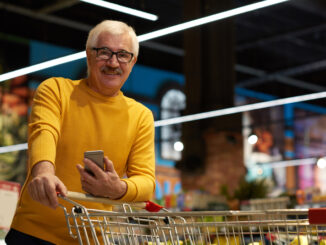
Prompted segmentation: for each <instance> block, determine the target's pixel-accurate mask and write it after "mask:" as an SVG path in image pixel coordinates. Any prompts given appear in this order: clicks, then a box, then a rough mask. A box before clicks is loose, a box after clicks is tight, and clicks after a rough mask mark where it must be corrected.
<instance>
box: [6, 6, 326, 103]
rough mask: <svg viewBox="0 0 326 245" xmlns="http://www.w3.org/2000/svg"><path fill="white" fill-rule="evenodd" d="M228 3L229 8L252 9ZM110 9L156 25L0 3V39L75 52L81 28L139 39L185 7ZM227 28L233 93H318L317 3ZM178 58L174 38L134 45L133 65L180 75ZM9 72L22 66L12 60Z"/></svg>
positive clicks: (323, 59) (269, 11) (82, 9)
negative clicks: (232, 41) (132, 12)
mask: <svg viewBox="0 0 326 245" xmlns="http://www.w3.org/2000/svg"><path fill="white" fill-rule="evenodd" d="M216 1H218V0H216ZM230 1H231V2H232V4H233V5H234V7H240V6H244V5H245V4H249V3H254V2H258V1H252V0H251V1H243V0H230ZM111 2H115V3H119V4H121V5H124V6H129V7H132V8H136V9H138V10H143V11H146V12H149V13H153V14H156V15H158V16H159V19H158V21H156V22H152V21H149V20H144V19H140V18H138V17H130V16H129V15H126V14H122V13H118V12H114V11H111V10H108V9H104V8H100V7H97V6H94V5H90V4H87V3H84V2H81V1H77V0H15V1H11V0H7V1H0V17H1V19H0V21H1V25H0V34H1V36H0V38H1V37H2V39H4V38H7V39H8V36H9V37H19V38H23V39H27V40H28V39H34V40H40V41H45V42H49V43H53V44H56V45H62V46H67V47H71V48H74V49H76V50H83V49H84V43H85V40H86V37H87V33H88V31H89V29H90V28H91V27H93V26H94V25H95V24H97V23H98V22H100V21H101V20H103V19H118V20H123V21H126V22H128V23H129V24H130V25H132V26H134V27H135V29H136V32H137V34H138V35H141V34H145V33H148V32H150V31H154V30H158V29H161V28H164V27H168V26H171V25H176V24H179V23H182V22H184V17H183V16H184V11H183V9H184V7H185V4H191V1H189V0H188V1H187V0H184V1H181V0H178V1H177V0H174V1H172V0H152V1H151V0H132V1H126V0H119V1H117V0H115V1H111ZM234 23H235V37H236V46H235V48H234V50H235V57H236V64H235V70H236V78H237V79H236V84H235V85H236V86H237V87H242V88H247V89H250V90H255V91H259V92H266V93H268V94H271V95H275V96H277V97H287V96H294V95H301V94H308V93H314V92H320V91H324V90H325V88H326V85H324V79H325V77H326V1H325V0H290V1H288V2H285V3H281V4H278V5H275V6H272V7H268V8H264V9H261V10H258V11H253V12H250V13H246V14H242V15H239V16H237V17H235V18H234ZM198 28H200V27H198ZM9 39H10V38H9ZM183 57H184V50H183V33H182V32H180V33H175V34H172V35H169V36H166V37H162V38H157V39H153V40H151V41H148V42H144V43H142V44H141V52H140V57H139V60H138V63H140V64H144V65H149V66H152V67H155V68H159V69H166V70H170V71H174V72H179V73H183ZM16 66H17V68H20V67H22V66H23V64H20V63H19V59H17V64H16Z"/></svg>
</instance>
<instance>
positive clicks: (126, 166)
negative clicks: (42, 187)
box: [12, 78, 155, 245]
mask: <svg viewBox="0 0 326 245" xmlns="http://www.w3.org/2000/svg"><path fill="white" fill-rule="evenodd" d="M28 146H29V152H28V154H29V163H28V166H29V171H28V175H27V178H26V182H25V185H24V186H23V188H22V193H21V198H20V200H19V203H18V206H17V210H16V214H15V217H14V219H13V223H12V228H14V229H16V230H19V231H21V232H24V233H27V234H30V235H32V236H36V237H39V238H41V239H44V240H47V241H50V242H53V243H55V244H60V245H63V244H74V243H75V244H77V243H78V242H77V240H73V239H72V238H71V237H70V236H69V234H68V229H67V225H66V221H65V218H64V215H63V210H62V209H61V208H57V209H56V210H52V209H50V208H48V207H46V206H43V205H42V204H40V203H38V202H35V201H33V200H32V199H31V197H30V196H29V194H28V191H27V188H26V187H27V183H28V182H29V181H30V169H31V168H32V166H33V165H34V164H36V163H37V162H39V161H42V160H47V161H50V162H52V163H53V164H54V166H55V171H56V175H57V176H58V177H59V178H60V179H61V181H63V183H64V184H65V185H66V187H67V188H68V190H70V191H77V192H82V188H81V183H80V176H79V173H78V170H77V169H76V164H78V163H80V164H83V162H82V160H83V153H84V151H90V150H103V151H104V155H105V156H108V157H109V159H110V160H112V162H113V164H114V167H115V170H116V172H117V173H118V174H119V176H120V177H121V178H122V177H123V176H127V177H128V178H125V179H124V181H125V182H126V183H127V185H128V190H127V193H126V194H125V196H123V197H122V198H121V199H120V200H121V201H126V202H129V201H145V200H149V199H150V198H151V196H152V194H153V192H154V188H155V156H154V120H153V115H152V113H151V111H150V110H149V109H147V108H146V107H145V106H143V105H142V104H140V103H138V102H136V101H135V100H133V99H130V98H128V97H125V96H124V95H123V93H122V92H119V94H118V95H117V96H115V97H110V98H109V97H105V96H102V95H100V94H98V93H96V92H94V91H93V90H91V89H90V88H89V87H88V86H87V84H86V82H85V80H77V81H72V80H69V79H65V78H51V79H48V80H46V81H44V82H43V83H42V84H41V85H40V86H39V87H38V89H37V91H36V94H35V97H34V100H33V105H32V112H31V117H30V123H29V140H28ZM60 203H63V204H64V205H65V206H68V207H71V206H70V205H67V203H66V202H64V201H62V200H61V201H60ZM82 204H84V205H85V206H86V207H88V208H90V207H91V208H96V209H110V207H109V206H106V205H103V204H96V203H82Z"/></svg>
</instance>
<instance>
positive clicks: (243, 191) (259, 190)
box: [233, 179, 268, 201]
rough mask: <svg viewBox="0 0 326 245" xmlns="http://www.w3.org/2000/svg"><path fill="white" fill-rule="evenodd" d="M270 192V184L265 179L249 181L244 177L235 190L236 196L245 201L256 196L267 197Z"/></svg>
mask: <svg viewBox="0 0 326 245" xmlns="http://www.w3.org/2000/svg"><path fill="white" fill-rule="evenodd" d="M267 193H268V185H267V183H266V180H265V179H257V180H254V181H247V180H246V179H242V180H241V181H240V182H239V186H238V188H237V189H236V190H235V191H234V195H233V196H234V198H236V199H238V200H240V201H243V200H249V199H254V198H265V197H266V196H267Z"/></svg>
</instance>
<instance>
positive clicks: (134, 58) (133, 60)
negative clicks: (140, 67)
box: [131, 57, 137, 65]
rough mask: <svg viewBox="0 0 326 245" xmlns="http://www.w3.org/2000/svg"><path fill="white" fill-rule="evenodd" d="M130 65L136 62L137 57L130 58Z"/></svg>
mask: <svg viewBox="0 0 326 245" xmlns="http://www.w3.org/2000/svg"><path fill="white" fill-rule="evenodd" d="M131 62H132V65H134V64H136V62H137V57H133V59H132V61H131Z"/></svg>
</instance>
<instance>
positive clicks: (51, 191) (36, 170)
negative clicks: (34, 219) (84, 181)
mask: <svg viewBox="0 0 326 245" xmlns="http://www.w3.org/2000/svg"><path fill="white" fill-rule="evenodd" d="M31 175H32V180H31V181H30V182H29V184H28V192H29V194H30V196H31V197H32V199H33V200H35V201H38V202H40V203H42V204H43V205H46V206H48V207H51V208H53V209H56V208H57V206H58V203H59V202H58V197H57V192H59V193H60V194H61V195H63V196H66V194H67V188H66V186H65V185H64V184H63V183H62V181H61V180H60V179H59V178H58V177H57V176H55V174H54V166H53V164H52V163H51V162H48V161H42V162H38V163H37V164H35V165H34V166H33V168H32V173H31Z"/></svg>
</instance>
